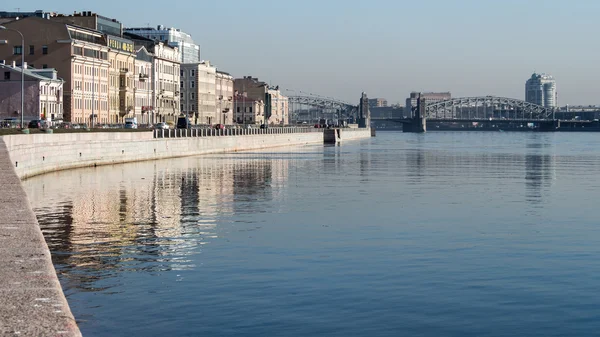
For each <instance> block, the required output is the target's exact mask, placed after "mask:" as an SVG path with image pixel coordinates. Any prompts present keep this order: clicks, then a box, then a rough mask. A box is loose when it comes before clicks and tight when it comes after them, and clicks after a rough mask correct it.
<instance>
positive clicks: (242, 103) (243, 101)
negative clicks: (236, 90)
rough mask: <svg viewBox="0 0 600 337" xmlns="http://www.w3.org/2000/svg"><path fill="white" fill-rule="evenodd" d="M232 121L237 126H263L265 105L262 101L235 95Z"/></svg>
mask: <svg viewBox="0 0 600 337" xmlns="http://www.w3.org/2000/svg"><path fill="white" fill-rule="evenodd" d="M233 111H234V113H233V119H234V121H235V123H237V124H244V125H247V124H256V125H261V124H264V121H265V120H264V118H265V103H264V102H263V101H262V100H256V99H253V98H249V97H248V96H246V95H244V94H237V95H235V96H234V98H233Z"/></svg>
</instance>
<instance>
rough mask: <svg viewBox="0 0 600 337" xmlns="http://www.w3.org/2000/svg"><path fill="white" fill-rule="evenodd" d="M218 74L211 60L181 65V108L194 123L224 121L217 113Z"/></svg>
mask: <svg viewBox="0 0 600 337" xmlns="http://www.w3.org/2000/svg"><path fill="white" fill-rule="evenodd" d="M216 75H217V69H216V68H215V67H213V66H211V64H210V62H209V61H204V62H201V63H188V64H182V65H181V83H180V88H181V102H182V104H181V109H182V112H184V113H186V114H187V115H188V117H189V118H190V120H191V122H192V123H193V124H201V125H214V124H219V123H222V122H221V118H220V117H221V116H219V114H218V113H217V92H216Z"/></svg>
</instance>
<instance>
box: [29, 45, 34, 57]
mask: <svg viewBox="0 0 600 337" xmlns="http://www.w3.org/2000/svg"><path fill="white" fill-rule="evenodd" d="M34 53H35V47H34V46H29V55H33V54H34Z"/></svg>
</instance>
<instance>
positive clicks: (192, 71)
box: [190, 69, 196, 77]
mask: <svg viewBox="0 0 600 337" xmlns="http://www.w3.org/2000/svg"><path fill="white" fill-rule="evenodd" d="M190 75H191V76H192V77H194V76H196V71H195V70H194V69H192V70H190Z"/></svg>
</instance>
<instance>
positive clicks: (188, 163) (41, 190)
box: [24, 154, 289, 291]
mask: <svg viewBox="0 0 600 337" xmlns="http://www.w3.org/2000/svg"><path fill="white" fill-rule="evenodd" d="M288 166H289V159H286V158H281V159H268V160H267V159H265V158H261V157H259V156H256V155H252V154H247V155H244V156H237V157H233V156H225V157H222V158H209V157H204V158H181V159H177V160H171V161H157V162H145V163H133V164H125V165H118V166H112V167H99V168H95V169H81V170H72V171H63V172H56V173H53V174H47V175H43V176H39V177H34V178H31V179H28V180H26V181H25V182H24V186H25V188H26V190H27V193H28V195H29V197H30V201H31V203H32V206H33V208H34V211H35V212H36V214H37V216H38V221H39V224H40V227H41V228H42V231H43V232H44V235H45V237H46V241H47V242H48V245H49V246H50V249H51V250H52V252H53V260H54V263H55V267H56V269H57V272H58V273H59V274H60V276H61V280H62V282H63V285H64V286H65V289H66V290H68V289H72V288H78V289H83V290H90V291H91V290H93V291H98V290H106V289H110V288H112V287H113V286H115V285H117V282H118V281H117V280H118V279H117V278H111V276H115V275H117V274H118V273H122V272H124V271H125V272H126V271H144V272H150V273H153V272H159V271H168V270H186V269H191V268H194V267H195V264H194V260H193V259H192V258H191V255H193V254H197V253H199V252H201V251H202V246H203V245H205V244H209V243H210V242H211V241H213V240H215V239H217V238H219V236H220V231H219V224H222V223H223V222H227V220H225V219H228V218H232V217H235V216H236V215H239V214H244V213H252V212H257V211H269V209H268V208H266V207H261V206H260V205H267V204H276V203H275V202H273V201H276V199H278V198H283V197H284V190H285V187H286V184H287V179H288ZM257 201H258V202H257ZM111 279H112V281H111ZM100 280H101V281H102V282H99V281H100ZM111 282H114V283H111Z"/></svg>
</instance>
